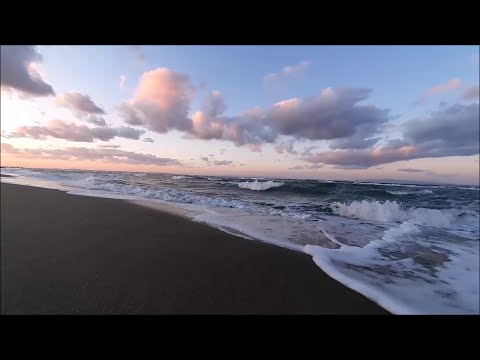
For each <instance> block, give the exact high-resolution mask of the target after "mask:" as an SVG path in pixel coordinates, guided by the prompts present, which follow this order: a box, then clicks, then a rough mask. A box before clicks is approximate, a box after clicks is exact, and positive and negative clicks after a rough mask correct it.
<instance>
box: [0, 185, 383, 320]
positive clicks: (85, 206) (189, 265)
mask: <svg viewBox="0 0 480 360" xmlns="http://www.w3.org/2000/svg"><path fill="white" fill-rule="evenodd" d="M1 313H2V314H388V312H387V311H386V310H384V309H383V308H381V307H380V306H378V305H377V304H375V303H374V302H372V301H370V300H369V299H367V298H365V297H364V296H362V295H360V294H358V293H356V292H355V291H353V290H351V289H349V288H347V287H345V286H343V285H342V284H340V283H339V282H337V281H335V280H333V279H331V278H330V277H329V276H327V275H326V274H325V273H323V272H322V271H321V270H320V269H319V268H318V267H317V266H316V265H315V264H314V263H313V260H312V259H311V257H310V256H308V255H306V254H302V253H299V252H294V251H292V250H287V249H283V248H280V247H276V246H273V245H269V244H265V243H260V242H257V241H252V240H246V239H244V238H240V237H236V236H233V235H230V234H226V233H224V232H222V231H220V230H217V229H215V228H212V227H210V226H207V225H204V224H199V223H195V222H193V221H190V220H188V219H186V218H184V217H181V216H178V215H175V214H170V213H167V212H162V211H159V210H157V209H153V208H152V209H150V208H146V207H141V206H138V205H135V204H132V203H129V202H127V201H123V200H115V199H102V198H92V197H85V196H75V195H69V194H67V193H64V192H61V191H58V190H49V189H40V188H34V187H29V186H20V185H11V184H5V183H2V184H1Z"/></svg>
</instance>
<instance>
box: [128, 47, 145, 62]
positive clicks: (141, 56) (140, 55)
mask: <svg viewBox="0 0 480 360" xmlns="http://www.w3.org/2000/svg"><path fill="white" fill-rule="evenodd" d="M127 50H128V51H129V52H130V53H131V54H132V55H133V56H135V58H136V60H137V61H138V62H139V63H140V64H142V65H144V64H145V62H146V61H147V57H146V56H145V53H144V52H143V49H142V47H141V46H140V45H127Z"/></svg>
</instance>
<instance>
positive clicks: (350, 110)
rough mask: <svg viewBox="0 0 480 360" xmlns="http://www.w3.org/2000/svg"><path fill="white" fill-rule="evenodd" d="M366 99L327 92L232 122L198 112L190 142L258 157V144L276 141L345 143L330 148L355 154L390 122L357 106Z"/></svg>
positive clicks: (352, 92)
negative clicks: (226, 145)
mask: <svg viewBox="0 0 480 360" xmlns="http://www.w3.org/2000/svg"><path fill="white" fill-rule="evenodd" d="M369 93H370V90H368V89H332V88H327V89H325V90H323V91H322V92H321V93H320V94H319V95H318V96H313V97H309V98H305V99H303V100H300V99H289V100H284V101H280V102H278V103H276V104H275V105H274V106H273V107H272V108H271V109H269V110H267V111H263V110H262V109H260V108H255V109H252V110H250V111H247V112H245V113H243V114H240V115H239V116H234V117H227V116H216V117H212V116H210V115H208V114H206V113H204V112H196V113H195V114H194V115H193V117H192V119H193V127H192V129H190V130H189V136H190V137H192V138H199V139H204V140H210V139H219V140H227V141H231V142H233V143H234V144H235V145H237V146H242V145H248V146H249V147H250V149H251V150H252V151H258V150H259V149H260V145H261V144H264V143H274V142H275V141H276V140H277V138H278V136H279V135H287V136H292V137H294V138H296V139H311V140H335V139H342V138H345V139H346V140H345V142H343V143H342V142H334V143H333V145H332V146H334V147H337V148H338V147H346V146H348V145H351V144H352V143H355V146H356V147H357V148H366V147H368V146H370V145H372V144H374V143H375V142H377V141H378V138H373V139H367V140H365V139H363V136H364V135H365V134H368V135H370V136H371V135H373V134H375V133H377V132H378V131H379V130H381V128H382V126H383V125H384V124H385V123H386V122H387V121H388V120H390V116H389V115H388V112H389V111H388V110H382V109H379V108H377V107H375V106H372V105H361V104H358V103H359V102H360V101H362V100H365V99H366V98H367V97H368V95H369ZM347 138H350V139H347ZM347 140H348V141H347ZM288 148H290V145H289V144H288V143H286V144H284V143H283V144H282V143H280V144H278V145H277V147H276V150H277V151H288V150H287V149H288ZM292 151H293V150H292Z"/></svg>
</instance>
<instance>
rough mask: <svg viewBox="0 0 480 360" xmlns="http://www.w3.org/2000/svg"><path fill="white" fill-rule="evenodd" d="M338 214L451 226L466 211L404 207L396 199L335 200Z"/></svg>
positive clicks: (334, 206)
mask: <svg viewBox="0 0 480 360" xmlns="http://www.w3.org/2000/svg"><path fill="white" fill-rule="evenodd" d="M330 207H331V209H332V210H333V212H334V213H335V214H337V215H341V216H345V217H350V218H356V219H362V220H373V221H381V222H404V221H409V222H411V223H412V224H416V225H426V226H433V227H445V228H449V227H451V226H452V225H453V224H454V223H455V222H456V221H458V220H459V219H460V216H462V215H465V214H466V212H465V211H462V210H457V209H443V210H438V209H425V208H408V209H404V208H402V207H401V206H400V205H399V204H398V203H397V202H396V201H388V200H387V201H385V202H384V203H381V202H379V201H366V200H363V201H353V202H352V203H350V204H348V205H347V204H344V203H339V202H334V203H333V204H331V205H330Z"/></svg>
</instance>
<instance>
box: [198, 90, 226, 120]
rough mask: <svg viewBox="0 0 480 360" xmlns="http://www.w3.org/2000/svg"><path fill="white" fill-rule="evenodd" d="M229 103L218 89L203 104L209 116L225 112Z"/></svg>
mask: <svg viewBox="0 0 480 360" xmlns="http://www.w3.org/2000/svg"><path fill="white" fill-rule="evenodd" d="M226 109H227V105H226V104H225V99H224V98H223V95H222V94H221V93H220V91H218V90H213V91H212V92H211V93H210V94H209V95H208V98H207V100H206V102H205V104H204V105H203V112H204V113H205V114H207V115H208V116H218V115H221V114H223V113H224V112H225V110H226Z"/></svg>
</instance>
